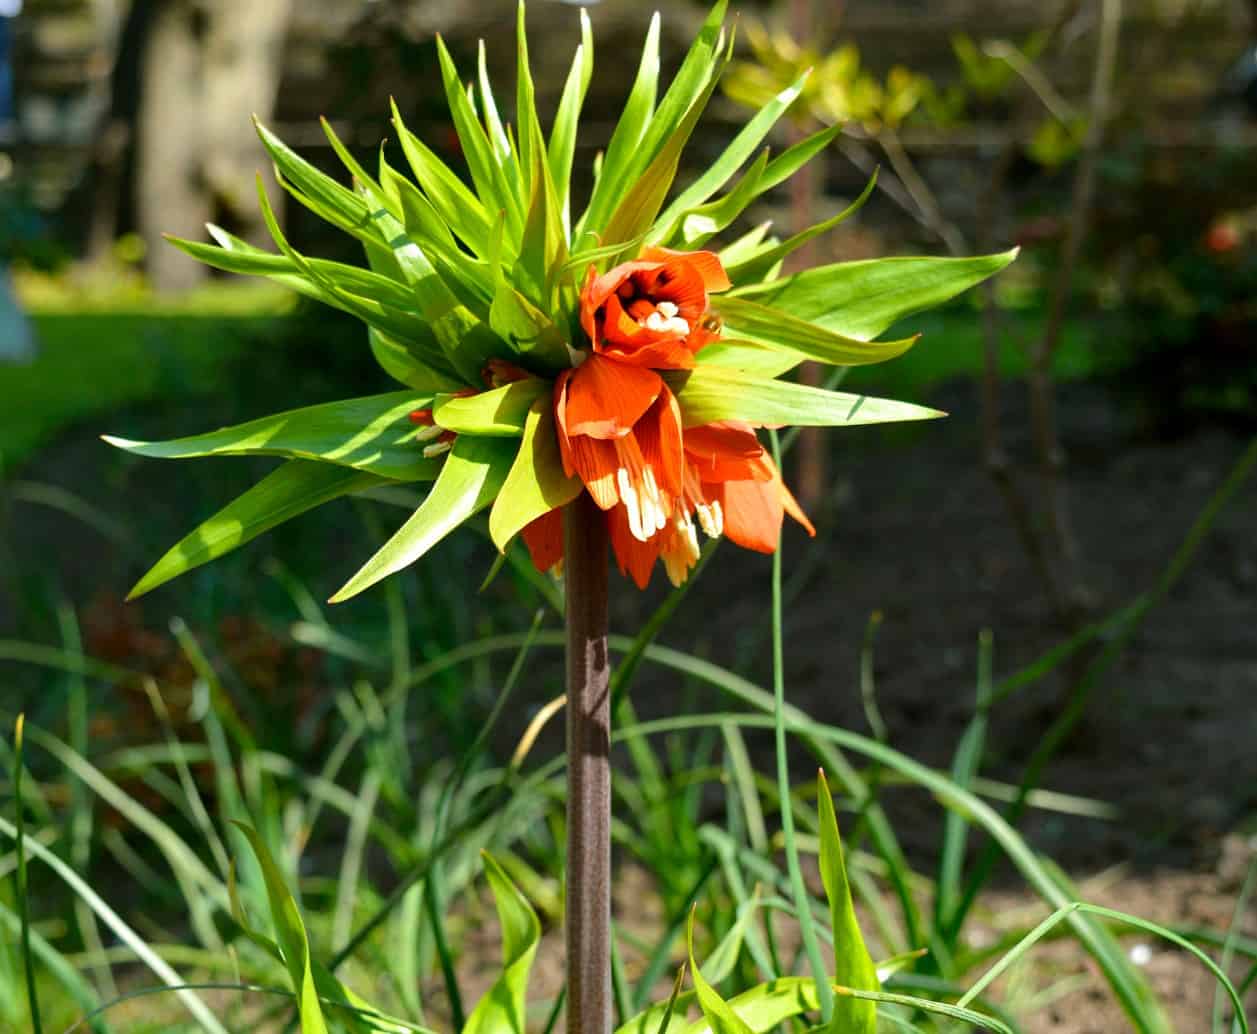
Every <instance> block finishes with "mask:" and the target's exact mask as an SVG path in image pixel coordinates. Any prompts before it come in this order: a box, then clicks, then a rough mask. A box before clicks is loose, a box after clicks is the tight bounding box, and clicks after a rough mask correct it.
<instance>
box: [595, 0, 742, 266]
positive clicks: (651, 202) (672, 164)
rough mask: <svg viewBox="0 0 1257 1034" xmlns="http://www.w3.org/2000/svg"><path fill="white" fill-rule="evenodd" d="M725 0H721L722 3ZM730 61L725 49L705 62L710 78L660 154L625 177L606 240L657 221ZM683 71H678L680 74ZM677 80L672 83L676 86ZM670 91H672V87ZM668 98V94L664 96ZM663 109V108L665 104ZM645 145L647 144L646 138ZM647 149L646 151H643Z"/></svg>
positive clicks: (622, 238)
mask: <svg viewBox="0 0 1257 1034" xmlns="http://www.w3.org/2000/svg"><path fill="white" fill-rule="evenodd" d="M723 3H724V0H721V4H718V5H717V6H718V7H721V6H722V5H723ZM727 62H728V57H727V54H725V53H724V52H722V54H721V56H719V57H717V58H716V59H715V60H714V62H710V63H708V64H705V65H704V68H705V69H706V71H707V73H708V75H709V79H708V80H707V82H706V86H705V87H703V89H702V91H701V93H700V95H699V96H698V98H697V99H696V100H695V101H694V102H693V103H692V104H691V105H690V107H689V110H687V111H686V112H685V114H684V117H683V118H681V119H680V121H679V124H677V125H676V128H675V129H674V130H673V131H672V134H671V135H670V136H668V137H667V139H666V140H665V142H664V144H663V146H662V147H661V148H659V150H658V154H656V155H655V157H654V159H653V160H652V161H651V162H650V164H649V165H646V166H645V167H644V169H643V171H642V172H641V173H640V174H634V176H633V177H632V178H629V177H625V183H630V184H631V186H629V187H628V190H627V192H626V193H624V195H623V197H622V198H621V199H620V202H619V204H618V205H617V206H616V208H615V210H614V211H613V212H612V213H611V217H610V218H609V219H608V220H607V224H606V226H604V227H602V228H601V231H600V232H601V237H602V241H603V242H604V243H605V244H614V243H616V242H617V241H626V242H627V241H630V240H632V239H633V238H635V237H636V236H637V235H638V234H641V233H644V232H645V231H646V230H648V229H649V228H650V227H651V226H653V225H654V223H655V219H656V217H657V216H658V215H659V210H660V209H661V208H662V207H663V202H664V199H665V198H666V197H667V196H668V191H669V190H670V189H671V188H672V182H673V180H675V179H676V174H677V167H678V165H679V163H680V161H681V152H682V151H683V150H684V149H685V145H686V143H687V142H688V141H689V138H690V134H691V133H693V131H694V126H695V125H696V124H697V123H698V120H699V117H700V116H701V115H702V113H703V109H704V108H705V107H706V106H707V101H708V100H709V99H710V97H711V95H712V91H714V90H715V88H716V83H717V81H718V80H719V78H720V73H721V71H722V70H723V68H724V66H725V64H727ZM679 77H680V73H678V78H679ZM675 85H676V84H675V82H674V83H673V86H675ZM668 92H669V95H671V93H672V91H671V90H669V91H668ZM665 101H666V98H665ZM660 110H662V105H661V108H660ZM658 118H659V116H656V119H655V120H652V122H651V126H652V128H653V127H654V126H655V123H656V121H657V120H658ZM642 146H643V148H644V149H645V148H646V147H647V145H646V143H645V142H643V145H642ZM643 153H644V151H643ZM604 175H605V172H604ZM587 228H588V229H591V230H596V231H597V230H599V227H598V226H597V224H596V223H593V222H592V221H591V223H590V224H589V226H588V227H587Z"/></svg>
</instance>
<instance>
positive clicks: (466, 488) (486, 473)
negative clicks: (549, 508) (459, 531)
mask: <svg viewBox="0 0 1257 1034" xmlns="http://www.w3.org/2000/svg"><path fill="white" fill-rule="evenodd" d="M517 449H518V445H517V443H516V442H514V441H512V440H509V439H501V438H469V437H466V436H462V435H460V436H459V438H458V439H457V440H456V441H455V442H454V447H453V449H452V450H451V451H450V452H449V453H448V454H447V455H446V457H445V460H444V462H443V464H442V467H441V472H440V474H439V475H438V476H437V479H436V481H435V483H434V484H433V485H432V491H431V492H429V493H428V497H427V498H426V499H425V500H424V501H423V504H422V505H421V506H420V507H419V509H418V510H416V511H415V512H414V514H413V515H412V516H411V517H410V519H409V520H408V521H406V523H405V524H403V525H402V526H401V528H400V529H398V531H397V533H396V534H394V535H393V537H392V538H391V539H389V540H388V541H387V542H386V543H384V545H383V546H382V547H380V549H379V551H378V552H377V553H376V554H375V555H374V556H373V557H372V558H371V559H370V560H368V561H367V562H366V564H364V565H363V566H362V568H361V570H359V571H358V573H357V574H355V575H354V576H353V577H352V578H351V579H349V581H348V582H347V583H345V586H344V587H343V588H342V589H341V590H340V591H339V592H337V593H336V595H335V596H333V597H332V599H331V602H333V603H341V602H343V601H345V600H347V599H350V598H351V597H353V596H357V595H358V593H360V592H362V591H363V590H364V589H368V588H370V587H371V586H372V585H374V584H375V583H376V582H378V581H379V580H380V579H382V578H387V577H388V576H389V575H390V574H395V573H396V572H397V571H400V570H402V569H403V568H405V567H409V566H410V565H411V564H413V563H414V562H415V561H416V560H418V559H419V558H420V557H421V556H423V554H424V553H426V552H427V551H428V550H429V549H431V548H432V547H433V546H435V545H436V544H437V543H438V542H440V541H441V540H442V539H443V538H445V536H446V535H448V534H449V533H450V532H451V531H453V530H454V529H455V528H457V527H458V526H459V525H460V524H462V523H463V521H465V520H467V518H469V517H472V516H474V515H475V514H476V513H478V512H479V511H480V510H483V509H484V508H485V507H486V506H488V505H489V504H490V503H491V502H493V499H494V497H495V496H496V495H497V493H498V490H499V489H500V488H501V487H502V482H503V481H504V480H505V479H506V474H507V471H508V470H509V469H510V466H511V463H512V461H513V459H514V456H515V452H516V451H517Z"/></svg>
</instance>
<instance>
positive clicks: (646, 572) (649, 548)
mask: <svg viewBox="0 0 1257 1034" xmlns="http://www.w3.org/2000/svg"><path fill="white" fill-rule="evenodd" d="M607 530H608V531H609V532H610V537H611V551H612V552H613V553H614V554H615V562H616V565H617V566H618V567H619V568H620V573H621V574H622V575H626V576H627V577H629V578H632V579H633V581H634V582H635V583H636V584H637V587H638V588H639V589H644V588H646V586H647V585H648V584H649V583H650V572H651V571H652V570H653V569H654V566H655V560H656V558H657V557H658V556H659V545H660V541H661V535H656V536H654V538H652V539H650V540H649V541H647V542H642V541H640V540H639V539H638V538H636V537H635V536H634V535H633V533H632V531H630V530H629V522H628V515H627V514H626V512H625V510H624V507H623V506H617V507H615V508H614V509H613V510H609V511H608V512H607Z"/></svg>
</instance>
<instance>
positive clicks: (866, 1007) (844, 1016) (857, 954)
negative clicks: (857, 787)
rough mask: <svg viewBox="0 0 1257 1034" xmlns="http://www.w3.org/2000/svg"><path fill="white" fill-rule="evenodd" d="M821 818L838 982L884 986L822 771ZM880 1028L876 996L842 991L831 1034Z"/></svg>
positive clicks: (836, 1002)
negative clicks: (856, 903)
mask: <svg viewBox="0 0 1257 1034" xmlns="http://www.w3.org/2000/svg"><path fill="white" fill-rule="evenodd" d="M817 783H818V785H817V794H818V800H817V805H818V808H819V812H818V815H817V819H818V822H819V825H820V836H821V853H820V867H821V882H822V883H823V884H824V885H825V896H826V897H827V898H828V899H829V915H830V922H831V924H832V928H833V934H834V982H835V983H837V984H840V985H842V986H843V987H848V988H851V989H852V990H855V991H880V990H881V988H882V985H881V982H880V981H879V980H878V979H877V967H876V966H875V965H874V964H873V957H872V956H871V955H869V950H868V948H867V947H866V946H865V944H864V936H863V935H862V934H861V933H860V924H859V923H858V922H857V921H856V917H855V908H854V906H853V905H852V903H851V887H850V886H849V884H848V883H847V869H846V865H845V864H844V863H843V858H842V838H841V837H840V836H839V834H838V817H837V816H836V815H835V814H834V800H833V797H832V796H830V793H829V784H828V783H827V782H826V781H825V773H824V772H820V773H819V775H818V776H817ZM876 1029H877V1007H876V1006H875V1005H874V1004H873V1003H872V1002H870V1001H866V1000H862V999H859V998H853V997H850V996H848V995H839V996H837V997H836V998H835V1000H834V1015H833V1018H832V1019H831V1021H830V1023H829V1025H828V1026H827V1027H826V1028H825V1034H873V1032H874V1031H875V1030H876Z"/></svg>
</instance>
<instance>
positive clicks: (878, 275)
mask: <svg viewBox="0 0 1257 1034" xmlns="http://www.w3.org/2000/svg"><path fill="white" fill-rule="evenodd" d="M1016 257H1017V251H1016V249H1014V250H1012V251H1006V252H1004V253H1002V254H997V255H979V256H976V257H974V258H888V259H870V260H867V261H863V262H839V263H835V264H834V265H830V266H818V267H816V268H815V269H808V270H804V271H803V272H802V273H795V274H794V275H793V276H788V277H785V278H783V279H781V280H776V281H773V282H772V283H767V284H756V285H754V286H751V287H742V288H738V289H737V290H736V291H735V292H733V295H734V296H735V297H738V298H745V299H747V300H748V301H754V302H759V303H760V304H761V305H771V306H772V307H773V308H776V309H781V310H783V311H784V312H788V313H790V314H791V315H792V316H796V317H797V318H799V319H802V320H807V321H808V322H810V323H815V324H818V325H819V326H822V327H825V328H826V329H828V330H832V331H834V332H836V333H838V334H845V335H846V336H848V337H853V338H860V339H864V340H867V339H868V338H871V337H875V336H877V335H878V334H880V333H881V332H882V331H884V330H885V329H886V328H887V327H889V326H890V325H891V324H892V323H895V322H896V321H897V320H899V319H902V318H903V317H904V316H909V315H911V314H912V313H914V312H919V311H921V310H922V309H928V308H930V307H932V306H935V305H939V304H940V303H942V302H945V301H947V300H948V299H949V298H954V297H955V296H956V295H958V294H960V293H961V292H963V291H967V290H968V289H969V288H971V287H973V286H974V285H975V284H980V283H981V282H982V281H983V280H985V279H986V278H987V277H989V276H993V275H994V274H996V273H998V272H999V271H1000V270H1001V269H1003V268H1004V267H1005V266H1007V265H1008V264H1009V263H1010V262H1012V260H1013V259H1014V258H1016Z"/></svg>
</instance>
